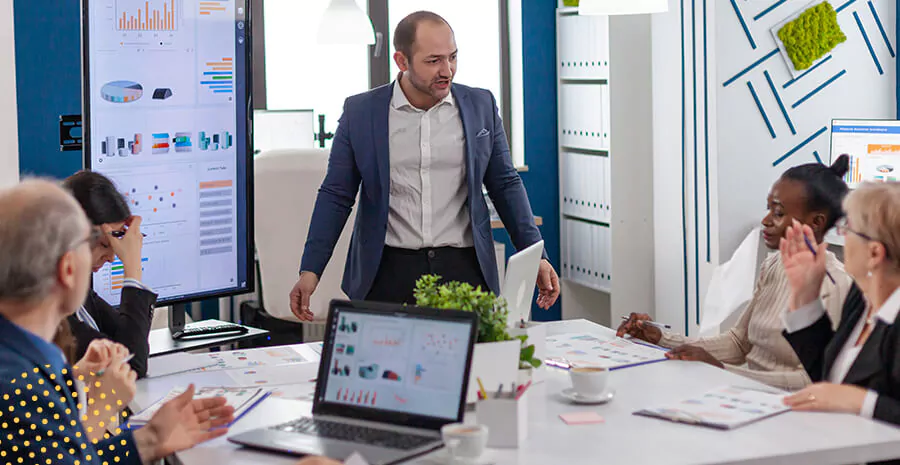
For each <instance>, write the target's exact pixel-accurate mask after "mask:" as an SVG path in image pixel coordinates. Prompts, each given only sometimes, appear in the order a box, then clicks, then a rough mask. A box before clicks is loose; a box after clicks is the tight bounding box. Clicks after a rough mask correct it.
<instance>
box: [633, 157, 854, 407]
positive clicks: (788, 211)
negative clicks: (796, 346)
mask: <svg viewBox="0 0 900 465" xmlns="http://www.w3.org/2000/svg"><path fill="white" fill-rule="evenodd" d="M848 166H849V160H848V158H847V157H846V156H842V157H839V158H838V159H837V160H836V161H835V162H834V164H833V165H832V166H830V167H829V166H825V165H822V164H818V163H809V164H805V165H800V166H795V167H793V168H791V169H789V170H787V171H786V172H785V173H784V174H783V175H782V176H781V178H780V179H779V180H778V181H777V182H775V184H774V185H773V186H772V190H771V191H770V192H769V198H768V201H767V207H768V213H767V214H766V216H765V217H763V219H762V225H763V227H764V229H763V239H764V240H765V243H766V246H767V247H768V248H769V249H770V250H776V251H777V250H778V245H779V241H781V238H782V237H783V236H784V232H785V230H786V229H787V228H788V227H789V226H790V225H791V223H792V222H793V221H799V222H801V223H803V224H805V225H807V226H808V227H809V228H810V230H811V231H813V235H814V236H815V238H816V240H817V241H818V242H822V241H823V238H824V237H825V233H826V232H827V231H828V230H829V229H831V228H832V226H834V223H835V222H836V221H837V220H838V218H840V217H841V201H842V200H843V197H844V195H845V194H846V193H847V185H846V184H844V181H843V180H842V177H843V176H844V174H845V173H846V172H847V168H848ZM821 259H822V261H823V263H826V264H827V268H828V272H829V273H830V275H831V277H832V278H833V279H834V281H831V280H826V281H825V282H824V283H823V284H822V285H820V286H819V287H818V288H816V297H820V296H821V298H822V301H823V302H824V308H826V309H827V310H828V312H829V313H830V314H831V315H832V317H833V318H835V320H836V319H837V318H838V317H839V316H840V311H841V303H842V302H843V301H844V296H846V295H847V292H848V291H849V288H850V285H851V280H850V277H849V276H847V274H846V273H845V272H844V268H843V265H841V262H840V261H839V260H838V259H837V258H836V257H835V256H834V254H832V253H831V252H826V253H823V254H822V256H821ZM789 297H790V289H789V287H788V283H787V278H786V277H785V275H784V267H783V266H782V263H781V257H780V254H778V253H773V254H771V255H770V256H769V257H768V258H767V259H766V260H765V261H764V262H763V264H762V266H761V267H760V272H759V279H758V280H757V282H756V288H755V289H754V292H753V296H752V298H751V300H750V302H749V304H748V305H747V308H746V309H745V310H744V313H743V314H741V317H740V319H739V320H738V321H737V323H736V324H735V326H734V327H733V328H731V329H730V330H728V331H726V332H724V333H722V334H720V335H718V336H714V337H707V338H700V339H696V338H686V337H684V336H681V335H679V334H673V333H669V332H663V331H661V330H659V329H658V328H656V327H655V326H653V325H648V324H643V322H644V321H649V320H650V316H649V315H646V314H637V313H632V314H631V316H630V317H629V318H628V320H627V321H625V322H624V323H622V324H621V326H619V330H618V335H619V336H623V335H625V334H630V335H631V336H632V337H636V338H639V339H643V340H645V341H648V342H651V343H653V344H658V345H660V346H663V347H666V348H670V349H673V350H672V351H671V352H669V353H668V354H667V356H668V357H669V358H671V359H677V360H693V361H702V362H706V363H709V364H711V365H713V366H716V367H719V368H724V369H727V370H728V371H731V372H734V373H737V374H739V375H742V376H746V377H748V378H752V379H755V380H757V381H759V382H762V383H765V384H768V385H770V386H774V387H778V388H781V389H789V390H797V389H801V388H803V387H805V386H806V385H808V384H809V383H810V378H809V376H807V374H806V373H805V372H804V371H803V369H802V368H801V367H800V360H798V359H797V356H796V355H795V354H794V351H793V350H791V346H790V345H789V344H788V343H787V341H785V339H784V337H782V335H781V331H782V329H783V324H782V321H781V314H782V312H783V311H784V308H785V307H786V306H787V303H788V298H789ZM745 364H746V365H745Z"/></svg>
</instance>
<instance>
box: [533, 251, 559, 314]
mask: <svg viewBox="0 0 900 465" xmlns="http://www.w3.org/2000/svg"><path fill="white" fill-rule="evenodd" d="M537 288H538V298H537V304H538V307H541V308H543V309H544V310H548V309H550V307H552V306H553V304H555V303H556V299H558V298H559V276H557V275H556V270H554V269H553V265H551V264H550V262H548V261H547V260H541V267H540V269H538V277H537Z"/></svg>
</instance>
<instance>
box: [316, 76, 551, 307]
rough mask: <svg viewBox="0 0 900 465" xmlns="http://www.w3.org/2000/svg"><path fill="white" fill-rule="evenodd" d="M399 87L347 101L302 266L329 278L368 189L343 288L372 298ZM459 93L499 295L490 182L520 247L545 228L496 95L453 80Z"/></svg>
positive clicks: (489, 269)
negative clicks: (393, 100) (392, 110)
mask: <svg viewBox="0 0 900 465" xmlns="http://www.w3.org/2000/svg"><path fill="white" fill-rule="evenodd" d="M393 88H394V86H393V84H388V85H384V86H381V87H378V88H376V89H373V90H370V91H368V92H366V93H363V94H359V95H354V96H353V97H350V98H348V99H347V100H346V101H345V102H344V113H343V115H342V116H341V119H340V121H339V124H338V128H337V131H336V132H335V135H334V141H333V143H332V147H331V156H330V157H329V159H328V173H327V174H326V176H325V180H324V181H323V182H322V186H321V188H320V189H319V195H318V197H317V198H316V205H315V209H314V210H313V215H312V219H311V220H310V226H309V234H308V235H307V239H306V247H305V249H304V251H303V259H302V261H301V264H300V269H301V271H311V272H313V273H316V274H317V275H319V276H321V275H322V272H323V271H324V270H325V265H327V264H328V261H329V260H330V259H331V255H332V253H333V252H334V246H335V244H336V243H337V240H338V238H339V237H340V234H341V231H342V230H343V229H344V225H345V224H346V222H347V218H348V217H349V216H350V211H351V209H352V208H353V204H354V202H355V200H356V196H357V193H359V192H360V187H362V192H361V195H360V196H359V209H358V211H357V213H356V225H355V227H354V229H353V236H352V238H351V241H350V251H349V253H348V255H347V264H346V266H345V268H344V281H343V285H342V289H343V290H344V292H345V293H346V294H347V295H348V296H349V297H350V298H351V299H364V298H365V297H366V295H368V293H369V291H370V290H371V287H372V283H373V282H374V281H375V275H376V273H378V266H379V264H380V263H381V254H382V252H383V250H384V242H385V236H386V234H387V223H388V207H389V193H390V171H391V170H390V153H389V144H388V114H389V111H390V104H391V97H392V95H393ZM452 92H453V96H454V97H455V98H456V102H457V106H458V107H459V114H460V117H461V119H462V124H463V131H464V133H465V139H466V142H465V144H466V177H467V184H468V196H469V199H468V206H469V216H470V218H471V221H472V236H473V238H474V241H475V250H476V252H477V255H478V263H479V265H480V267H481V273H482V274H483V275H484V278H485V281H486V282H487V284H488V287H490V290H491V291H493V292H494V293H496V294H499V293H500V277H499V276H498V273H497V260H496V257H495V255H494V246H493V235H492V234H491V218H490V213H489V212H488V208H487V203H486V202H485V200H484V197H483V195H482V190H481V189H482V185H484V186H485V188H486V189H487V192H488V195H490V197H491V201H492V202H493V203H494V206H495V207H496V209H497V213H499V215H500V219H502V220H503V224H504V226H505V227H506V230H507V232H509V235H510V238H512V242H513V245H515V247H516V248H517V249H519V250H522V249H524V248H526V247H528V246H530V245H532V244H534V243H535V242H537V241H539V240H541V233H540V231H539V230H538V228H537V226H535V224H534V214H533V213H532V211H531V204H530V203H529V202H528V197H527V195H526V193H525V186H524V185H523V184H522V179H521V178H520V177H519V173H518V172H517V171H516V169H515V167H514V166H513V163H512V157H511V156H510V153H509V144H508V143H507V141H506V133H505V132H504V130H503V124H502V122H501V120H500V115H499V114H498V112H497V104H496V101H495V100H494V96H493V95H492V94H491V92H490V91H488V90H485V89H477V88H472V87H467V86H464V85H461V84H453V86H452ZM545 258H546V254H545Z"/></svg>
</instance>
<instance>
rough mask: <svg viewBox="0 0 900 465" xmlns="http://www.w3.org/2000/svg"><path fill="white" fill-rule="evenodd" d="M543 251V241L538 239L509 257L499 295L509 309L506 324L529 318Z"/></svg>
mask: <svg viewBox="0 0 900 465" xmlns="http://www.w3.org/2000/svg"><path fill="white" fill-rule="evenodd" d="M543 252H544V241H538V242H536V243H534V244H532V245H531V247H528V248H526V249H524V250H522V251H520V252H518V253H516V254H515V255H513V256H512V257H509V263H507V265H506V279H504V281H503V287H502V288H501V295H502V296H503V298H504V299H506V304H507V309H509V320H508V321H507V324H508V326H513V325H514V324H516V323H519V322H520V321H528V320H529V319H530V315H531V302H532V300H533V299H534V289H535V282H536V281H537V276H538V271H539V269H540V267H541V257H542V256H543Z"/></svg>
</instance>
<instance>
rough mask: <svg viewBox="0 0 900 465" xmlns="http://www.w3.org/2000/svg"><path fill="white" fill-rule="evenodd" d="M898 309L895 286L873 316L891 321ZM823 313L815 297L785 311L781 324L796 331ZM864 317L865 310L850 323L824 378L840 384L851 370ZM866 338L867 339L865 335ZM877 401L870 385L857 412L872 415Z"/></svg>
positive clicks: (899, 300)
mask: <svg viewBox="0 0 900 465" xmlns="http://www.w3.org/2000/svg"><path fill="white" fill-rule="evenodd" d="M898 312H900V289H897V290H895V291H894V293H893V294H891V296H890V297H888V299H887V300H885V301H884V304H882V305H881V308H879V309H878V313H876V315H875V316H876V317H877V318H878V319H879V320H881V321H883V322H885V323H886V324H889V325H890V324H893V323H894V320H895V319H896V318H897V313H898ZM824 314H825V309H824V307H822V301H821V300H816V301H814V302H811V303H809V304H806V305H804V306H803V307H800V308H798V309H797V310H795V311H793V312H791V311H788V312H787V313H785V314H784V328H785V329H786V330H787V331H788V332H789V333H795V332H797V331H800V330H802V329H806V328H808V327H810V326H812V325H813V324H814V323H815V322H816V321H818V320H819V318H821V317H822V315H824ZM867 319H868V312H866V313H863V316H862V318H860V319H859V321H857V322H856V326H854V327H853V331H852V332H851V333H850V337H848V338H847V342H845V343H844V346H843V347H841V350H840V352H838V355H837V357H835V359H834V364H833V365H832V366H831V371H830V372H829V373H827V378H826V379H827V381H828V382H831V383H836V384H839V383H842V382H843V381H844V378H846V377H847V373H849V372H850V368H851V367H852V366H853V363H854V362H856V358H857V357H859V353H860V352H861V351H862V347H863V345H862V344H860V345H859V346H857V345H856V341H857V340H858V339H859V336H860V335H861V334H862V332H863V328H865V326H866V320H867ZM873 324H874V321H873ZM866 341H867V342H868V339H867V340H866ZM877 402H878V393H877V392H875V391H873V390H871V389H870V390H869V392H868V393H866V398H865V400H864V401H863V406H862V409H861V410H860V412H859V414H860V415H862V416H864V417H867V418H872V416H873V415H874V414H875V404H876V403H877Z"/></svg>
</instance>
